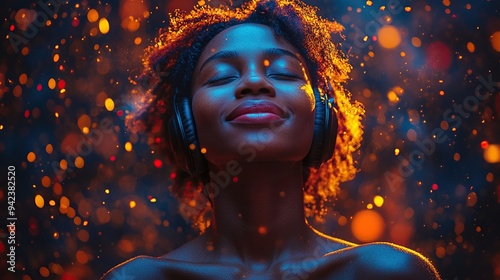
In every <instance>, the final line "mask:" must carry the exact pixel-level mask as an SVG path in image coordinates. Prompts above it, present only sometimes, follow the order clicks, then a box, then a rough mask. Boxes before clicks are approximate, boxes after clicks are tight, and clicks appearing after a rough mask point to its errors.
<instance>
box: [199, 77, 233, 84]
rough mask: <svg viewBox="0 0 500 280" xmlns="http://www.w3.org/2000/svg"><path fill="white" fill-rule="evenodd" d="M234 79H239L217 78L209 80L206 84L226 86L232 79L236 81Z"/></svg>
mask: <svg viewBox="0 0 500 280" xmlns="http://www.w3.org/2000/svg"><path fill="white" fill-rule="evenodd" d="M234 78H237V77H236V76H228V77H215V78H211V79H209V80H208V81H207V82H206V84H207V85H223V84H225V82H226V81H227V82H230V81H228V80H231V79H234Z"/></svg>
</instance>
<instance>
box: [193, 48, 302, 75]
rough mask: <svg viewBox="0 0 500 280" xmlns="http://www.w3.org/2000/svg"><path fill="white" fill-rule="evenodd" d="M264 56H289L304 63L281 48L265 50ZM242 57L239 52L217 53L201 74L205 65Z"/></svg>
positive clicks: (202, 65) (205, 62)
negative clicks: (215, 61)
mask: <svg viewBox="0 0 500 280" xmlns="http://www.w3.org/2000/svg"><path fill="white" fill-rule="evenodd" d="M264 55H265V56H274V57H277V56H289V57H292V58H295V59H296V60H298V61H299V62H300V63H302V61H301V60H300V58H299V57H298V56H297V55H296V54H294V53H293V52H291V51H287V50H285V49H280V48H270V49H266V50H264ZM240 57H241V55H240V54H239V53H238V52H236V51H220V52H218V53H215V54H214V55H212V56H210V57H209V58H207V59H206V60H205V61H204V62H203V63H202V64H201V66H200V71H199V72H201V70H202V69H203V67H204V66H205V65H207V64H208V63H209V62H211V61H214V60H235V59H238V58H240Z"/></svg>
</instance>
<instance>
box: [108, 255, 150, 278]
mask: <svg viewBox="0 0 500 280" xmlns="http://www.w3.org/2000/svg"><path fill="white" fill-rule="evenodd" d="M157 262H158V260H157V259H156V258H153V257H148V256H137V257H134V258H132V259H130V260H127V261H126V262H123V263H121V264H119V265H117V266H115V267H113V268H112V269H110V270H109V271H108V272H106V274H104V276H103V277H102V278H101V280H113V279H140V278H138V277H148V278H150V279H151V278H154V277H155V275H154V273H155V271H156V270H155V269H152V270H151V269H146V268H151V267H156V266H157V265H158V264H157ZM141 279H142V278H141Z"/></svg>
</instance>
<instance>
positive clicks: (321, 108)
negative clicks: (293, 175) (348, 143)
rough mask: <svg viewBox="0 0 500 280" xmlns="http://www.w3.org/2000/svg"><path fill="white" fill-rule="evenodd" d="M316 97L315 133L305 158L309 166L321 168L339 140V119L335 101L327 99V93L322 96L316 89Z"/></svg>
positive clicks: (305, 162)
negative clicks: (334, 104)
mask: <svg viewBox="0 0 500 280" xmlns="http://www.w3.org/2000/svg"><path fill="white" fill-rule="evenodd" d="M314 98H315V99H316V108H315V117H314V133H313V140H312V145H311V149H310V150H309V153H308V155H307V156H306V158H305V159H304V164H305V165H306V166H307V167H314V168H319V167H320V166H321V164H322V163H324V162H326V161H328V160H329V159H330V158H331V157H332V156H333V152H334V150H335V142H336V140H337V130H338V121H337V114H336V110H335V108H334V107H333V102H332V101H330V100H328V99H327V95H326V94H325V95H324V96H321V94H320V93H319V91H318V90H317V89H314Z"/></svg>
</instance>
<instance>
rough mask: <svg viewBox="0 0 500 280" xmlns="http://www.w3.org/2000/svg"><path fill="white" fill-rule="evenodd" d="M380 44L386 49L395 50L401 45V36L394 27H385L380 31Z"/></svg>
mask: <svg viewBox="0 0 500 280" xmlns="http://www.w3.org/2000/svg"><path fill="white" fill-rule="evenodd" d="M378 43H379V44H380V45H381V46H382V47H384V48H386V49H393V48H395V47H397V46H399V44H400V43H401V34H400V33H399V30H398V29H397V28H396V27H394V26H393V25H385V26H383V27H382V28H380V30H379V31H378Z"/></svg>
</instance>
